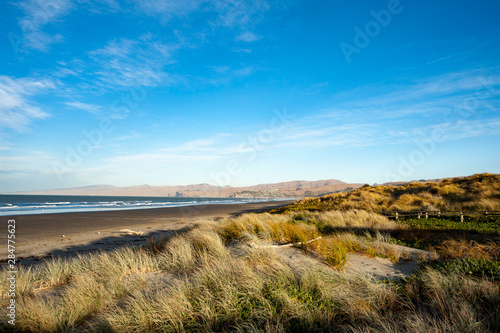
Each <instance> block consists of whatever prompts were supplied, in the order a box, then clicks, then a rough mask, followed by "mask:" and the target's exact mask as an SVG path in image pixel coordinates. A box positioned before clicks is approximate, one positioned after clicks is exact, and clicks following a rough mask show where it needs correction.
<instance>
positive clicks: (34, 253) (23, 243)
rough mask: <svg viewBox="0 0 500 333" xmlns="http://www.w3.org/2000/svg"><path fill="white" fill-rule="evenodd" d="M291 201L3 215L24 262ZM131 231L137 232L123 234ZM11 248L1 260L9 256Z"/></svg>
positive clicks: (139, 240) (139, 239)
mask: <svg viewBox="0 0 500 333" xmlns="http://www.w3.org/2000/svg"><path fill="white" fill-rule="evenodd" d="M292 202H293V201H291V200H284V201H267V202H253V203H241V204H239V203H234V204H206V205H192V206H180V207H167V208H151V209H135V210H117V211H95V212H77V213H54V214H38V215H19V216H2V217H0V219H1V220H2V221H3V222H2V225H4V226H5V228H3V229H4V231H3V232H5V233H7V221H8V220H12V219H13V220H15V225H16V232H15V235H16V236H15V237H16V238H15V239H16V257H17V259H18V262H20V263H22V264H31V263H36V262H38V261H40V260H42V259H43V258H51V257H67V256H73V255H77V254H84V253H89V252H92V251H99V250H112V249H115V248H118V247H120V246H124V245H126V244H131V245H132V244H133V245H143V244H146V243H147V241H148V240H150V239H152V238H154V237H159V236H162V235H165V234H169V233H172V232H182V231H183V230H187V229H189V228H192V227H193V226H194V225H196V224H197V223H199V222H200V221H201V220H211V219H220V218H224V217H229V216H234V215H240V214H244V213H252V212H261V211H266V210H270V209H273V208H277V207H282V206H285V205H288V204H290V203H292ZM125 229H128V230H130V231H133V232H136V233H137V234H133V233H127V232H123V230H125ZM7 255H8V252H7V246H2V247H1V248H0V260H1V261H5V260H6V259H7Z"/></svg>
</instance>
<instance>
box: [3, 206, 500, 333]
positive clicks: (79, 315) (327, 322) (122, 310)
mask: <svg viewBox="0 0 500 333" xmlns="http://www.w3.org/2000/svg"><path fill="white" fill-rule="evenodd" d="M412 232H415V229H414V228H413V227H412V226H409V225H407V224H405V223H401V222H395V221H390V220H389V219H387V218H386V217H383V216H381V215H378V214H375V213H373V212H366V211H361V210H351V211H345V212H342V211H329V212H310V211H304V212H290V213H286V214H268V213H262V214H246V215H242V216H239V217H236V218H229V219H223V220H220V221H217V222H213V221H212V222H210V221H207V222H204V223H202V224H200V226H199V227H197V228H194V229H192V230H190V231H188V232H187V233H183V234H177V235H174V236H169V237H166V238H160V239H155V240H151V241H150V243H149V245H148V246H145V247H141V248H123V249H120V250H116V251H114V252H111V253H96V254H90V255H81V256H80V257H78V258H73V259H57V260H49V261H46V262H44V263H42V264H40V265H38V266H36V267H33V268H20V270H19V273H18V282H17V283H18V285H17V288H18V298H17V300H18V313H17V321H16V324H17V325H16V327H15V330H17V331H19V332H71V331H72V330H74V329H77V330H78V332H152V331H153V332H221V331H222V332H229V331H237V332H311V331H341V332H423V331H429V332H432V331H433V332H478V331H485V332H487V331H490V332H495V331H498V330H499V329H500V316H498V313H500V283H499V281H498V273H497V272H498V264H497V261H495V260H496V259H495V258H497V257H495V256H494V253H496V252H495V251H497V250H498V249H497V248H495V246H494V245H493V244H489V245H488V244H479V243H475V244H469V243H463V244H462V243H460V242H459V241H456V242H455V243H453V242H449V243H441V245H442V248H438V252H440V253H442V254H445V253H449V255H444V257H446V258H449V259H450V261H446V262H444V263H441V264H440V265H438V264H434V266H432V265H428V266H427V267H425V268H424V269H423V270H422V271H420V272H419V273H418V274H417V275H415V276H413V277H411V278H407V279H404V280H400V281H392V282H380V281H377V280H375V279H373V278H371V277H368V276H364V275H359V274H355V273H352V272H349V271H344V270H342V266H343V265H344V264H345V261H346V255H347V254H348V253H350V252H362V253H365V254H367V255H370V256H375V255H377V256H385V257H388V258H391V259H392V260H394V261H397V260H398V259H399V258H401V256H402V254H401V253H398V252H397V251H395V250H394V249H393V248H392V247H391V246H390V244H391V243H393V242H394V241H395V238H393V237H392V235H393V234H398V233H399V234H405V233H412ZM320 236H321V238H319V239H317V240H315V241H314V242H311V243H308V244H302V245H301V246H300V247H301V249H302V250H303V251H304V252H305V253H310V254H314V257H315V258H317V260H313V261H311V264H310V266H309V267H306V269H303V270H297V269H294V268H293V267H291V266H289V265H287V264H286V263H285V261H283V259H282V258H280V257H279V256H278V255H277V253H276V251H275V250H274V249H273V248H272V247H270V245H272V244H275V245H279V244H285V243H295V242H307V241H309V240H311V239H315V238H317V237H320ZM488 246H489V247H488ZM465 249H469V250H468V251H469V254H467V253H466V252H467V251H466V250H465ZM479 254H481V256H482V257H480V258H479V259H474V258H475V257H477V256H479ZM456 258H464V259H459V260H462V261H458V260H456ZM446 265H448V266H446ZM470 272H472V273H470ZM158 277H160V279H158ZM6 290H7V284H6V282H5V281H1V283H0V291H1V292H2V295H5V292H6ZM4 305H6V304H5V299H4V298H3V299H2V304H1V306H4ZM4 320H5V319H2V322H1V324H2V325H3V327H4V328H5V329H10V330H11V331H14V330H13V328H12V327H10V326H8V325H7V324H6V323H5V321H4Z"/></svg>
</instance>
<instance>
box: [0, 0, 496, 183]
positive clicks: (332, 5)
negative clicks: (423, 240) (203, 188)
mask: <svg viewBox="0 0 500 333" xmlns="http://www.w3.org/2000/svg"><path fill="white" fill-rule="evenodd" d="M499 12H500V3H499V2H498V1H484V0H478V1H464V0H457V1H424V0H421V1H410V0H401V1H395V0H390V1H369V2H368V1H347V0H345V1H342V0H336V1H333V0H332V1H319V0H308V1H300V0H290V1H285V0H268V1H263V0H256V1H236V0H213V1H203V0H193V1H187V0H185V1H179V0H168V1H159V0H123V1H121V0H94V1H93V0H76V1H69V0H26V1H2V3H1V4H0V13H1V14H0V15H1V20H0V29H1V30H0V31H1V38H0V48H1V51H2V52H1V53H0V58H1V62H0V66H1V67H0V192H10V191H24V190H36V189H50V188H63V187H73V186H87V185H92V184H111V185H116V186H129V185H139V184H149V185H185V184H196V183H210V184H217V185H233V186H240V185H253V184H258V183H269V182H279V181H288V180H296V179H303V180H318V179H330V178H335V179H340V180H343V181H347V182H364V183H375V182H376V183H382V182H386V181H392V180H411V179H421V178H425V179H429V178H440V177H450V176H464V175H470V174H474V173H480V172H492V173H499V172H500V154H499V148H498V147H499V144H498V143H499V139H500V116H499V113H498V110H499V109H498V107H499V105H500V103H499V102H500V98H499V92H500V90H499V88H500V64H499V62H498V59H500V34H499V32H500V21H499V20H498V13H499Z"/></svg>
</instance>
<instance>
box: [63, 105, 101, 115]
mask: <svg viewBox="0 0 500 333" xmlns="http://www.w3.org/2000/svg"><path fill="white" fill-rule="evenodd" d="M64 104H66V105H67V106H69V107H71V108H74V109H79V110H83V111H86V112H90V113H94V114H100V113H101V109H102V107H101V106H100V105H94V104H87V103H81V102H67V103H64Z"/></svg>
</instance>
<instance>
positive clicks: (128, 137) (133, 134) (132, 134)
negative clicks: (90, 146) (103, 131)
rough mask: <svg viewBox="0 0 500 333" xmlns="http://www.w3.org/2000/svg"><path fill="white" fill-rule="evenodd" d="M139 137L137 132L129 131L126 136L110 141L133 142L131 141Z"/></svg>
mask: <svg viewBox="0 0 500 333" xmlns="http://www.w3.org/2000/svg"><path fill="white" fill-rule="evenodd" d="M140 137H141V135H140V134H139V133H138V132H137V131H130V132H129V134H128V135H122V136H118V137H115V138H113V139H112V140H114V141H124V140H133V139H137V138H140Z"/></svg>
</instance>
